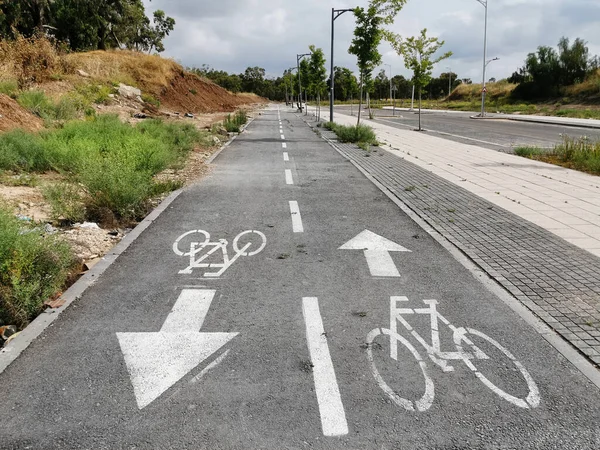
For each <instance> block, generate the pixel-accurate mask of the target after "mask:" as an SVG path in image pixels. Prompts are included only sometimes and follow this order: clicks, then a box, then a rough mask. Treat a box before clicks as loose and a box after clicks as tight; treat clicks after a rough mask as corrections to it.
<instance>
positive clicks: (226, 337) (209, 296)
mask: <svg viewBox="0 0 600 450" xmlns="http://www.w3.org/2000/svg"><path fill="white" fill-rule="evenodd" d="M214 296H215V291H214V290H203V289H184V290H183V291H182V292H181V294H180V296H179V298H178V299H177V302H176V303H175V306H174V307H173V309H172V311H171V313H170V314H169V315H168V317H167V320H165V322H164V324H163V326H162V328H161V330H160V331H159V332H148V333H117V339H118V340H119V344H120V346H121V351H122V352H123V356H124V358H125V364H126V365H127V370H128V371H129V375H130V377H131V384H132V385H133V391H134V393H135V398H136V401H137V404H138V407H139V408H140V409H143V408H145V407H146V406H148V405H149V404H150V403H152V402H153V401H154V400H156V399H157V398H158V397H160V396H161V395H162V394H163V393H164V392H165V391H166V390H167V389H169V388H170V387H171V386H173V385H174V384H175V383H177V382H178V381H179V380H180V379H181V378H183V377H184V376H185V375H186V374H187V373H188V372H189V371H190V370H192V369H193V368H194V367H196V366H197V365H198V364H200V363H201V362H202V361H204V360H205V359H207V358H208V357H210V356H211V355H212V354H213V353H215V352H216V351H218V350H219V349H220V348H221V347H223V346H224V345H225V344H227V343H228V342H229V341H230V340H231V339H233V338H234V337H235V336H237V334H238V333H201V332H200V331H199V330H200V327H202V324H203V322H204V318H205V317H206V314H207V313H208V310H209V308H210V304H211V302H212V300H213V298H214Z"/></svg>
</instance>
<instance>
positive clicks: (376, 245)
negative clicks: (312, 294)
mask: <svg viewBox="0 0 600 450" xmlns="http://www.w3.org/2000/svg"><path fill="white" fill-rule="evenodd" d="M338 250H363V251H364V254H365V258H366V259H367V265H368V266H369V271H370V272H371V275H373V276H374V277H399V276H400V273H399V272H398V269H397V268H396V265H395V264H394V260H393V259H392V257H391V256H390V252H410V250H408V249H407V248H404V247H402V246H401V245H398V244H396V243H395V242H392V241H390V240H389V239H386V238H384V237H381V236H379V235H378V234H375V233H373V232H371V231H369V230H365V231H363V232H362V233H360V234H359V235H358V236H356V237H355V238H353V239H351V240H349V241H348V242H346V243H345V244H344V245H342V246H341V247H340V248H339V249H338Z"/></svg>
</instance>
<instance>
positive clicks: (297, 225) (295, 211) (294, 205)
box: [290, 201, 304, 233]
mask: <svg viewBox="0 0 600 450" xmlns="http://www.w3.org/2000/svg"><path fill="white" fill-rule="evenodd" d="M290 213H291V214H292V229H293V230H294V233H304V226H303V225H302V216H301V215H300V208H299V207H298V202H296V201H292V202H290Z"/></svg>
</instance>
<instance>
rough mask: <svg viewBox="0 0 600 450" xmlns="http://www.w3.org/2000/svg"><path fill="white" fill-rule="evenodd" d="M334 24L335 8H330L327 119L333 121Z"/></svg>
mask: <svg viewBox="0 0 600 450" xmlns="http://www.w3.org/2000/svg"><path fill="white" fill-rule="evenodd" d="M334 26H335V8H331V72H330V76H329V77H330V83H331V85H330V86H329V87H330V88H331V94H330V95H329V121H330V122H333V102H334V98H333V96H334V94H335V90H334V83H335V81H334V80H335V73H334V71H333V40H334V36H335V34H334Z"/></svg>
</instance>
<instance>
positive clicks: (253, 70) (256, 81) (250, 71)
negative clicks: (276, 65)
mask: <svg viewBox="0 0 600 450" xmlns="http://www.w3.org/2000/svg"><path fill="white" fill-rule="evenodd" d="M240 77H241V78H242V89H243V90H244V92H254V93H255V94H257V95H261V96H262V95H263V94H264V92H263V88H264V84H265V69H263V68H262V67H258V66H255V67H248V68H247V69H246V71H245V72H244V73H243V74H242V75H240Z"/></svg>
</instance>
